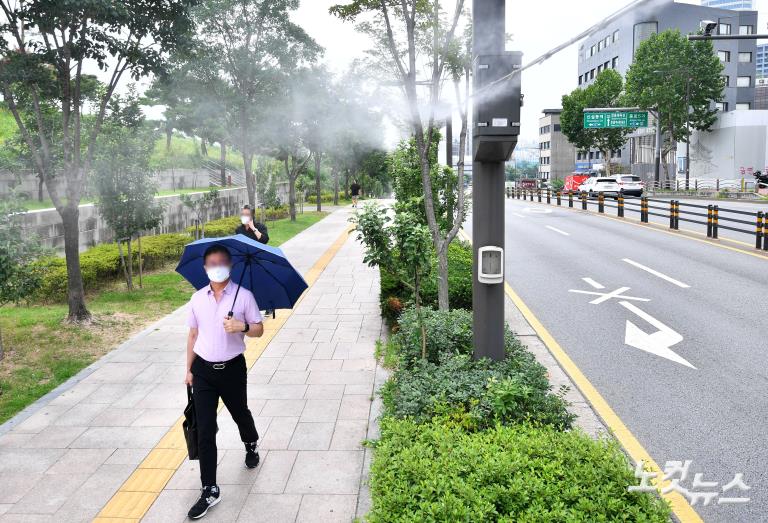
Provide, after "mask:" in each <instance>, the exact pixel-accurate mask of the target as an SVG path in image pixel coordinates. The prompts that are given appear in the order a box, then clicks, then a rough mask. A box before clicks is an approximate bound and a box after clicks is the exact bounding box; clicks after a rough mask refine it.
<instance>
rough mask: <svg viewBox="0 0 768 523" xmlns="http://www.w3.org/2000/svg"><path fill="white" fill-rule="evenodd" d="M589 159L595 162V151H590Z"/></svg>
mask: <svg viewBox="0 0 768 523" xmlns="http://www.w3.org/2000/svg"><path fill="white" fill-rule="evenodd" d="M589 159H590V160H594V159H595V153H594V152H593V151H589Z"/></svg>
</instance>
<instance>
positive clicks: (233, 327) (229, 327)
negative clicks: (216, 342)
mask: <svg viewBox="0 0 768 523" xmlns="http://www.w3.org/2000/svg"><path fill="white" fill-rule="evenodd" d="M244 329H245V323H243V322H242V321H240V320H236V319H234V318H232V317H230V316H224V331H225V332H226V333H227V334H234V333H236V332H243V330H244Z"/></svg>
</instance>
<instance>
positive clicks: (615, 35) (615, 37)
mask: <svg viewBox="0 0 768 523" xmlns="http://www.w3.org/2000/svg"><path fill="white" fill-rule="evenodd" d="M618 41H619V30H618V29H616V30H615V31H614V32H613V43H614V44H615V43H616V42H618Z"/></svg>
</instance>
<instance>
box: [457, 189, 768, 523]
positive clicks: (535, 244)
mask: <svg viewBox="0 0 768 523" xmlns="http://www.w3.org/2000/svg"><path fill="white" fill-rule="evenodd" d="M467 229H471V227H469V226H468V227H467ZM506 278H507V281H508V282H509V283H510V285H511V286H512V288H513V289H514V290H515V291H516V292H517V293H518V294H519V295H520V297H521V298H522V299H523V300H524V301H525V302H526V304H527V305H528V306H529V307H530V308H531V310H532V311H533V313H534V314H535V315H536V316H537V317H538V318H539V319H540V320H541V322H542V323H543V324H544V326H545V327H546V328H547V329H548V330H549V331H550V333H551V334H552V335H553V336H554V338H555V339H556V340H557V341H558V342H559V343H560V345H561V346H562V347H563V349H564V350H565V351H566V352H567V353H568V355H569V356H570V357H571V358H572V359H573V360H574V361H575V363H576V364H577V365H578V366H579V367H580V368H581V370H582V371H583V372H584V374H585V375H586V376H587V378H588V379H589V380H590V381H591V382H592V384H593V385H594V386H595V387H596V388H597V390H598V391H599V392H600V393H601V394H602V395H603V397H604V398H605V399H606V401H607V402H608V403H609V404H610V405H611V407H612V408H613V409H614V410H615V412H616V413H617V414H618V416H619V417H620V418H621V419H622V421H623V422H624V423H625V424H626V425H627V427H628V428H629V429H630V431H632V433H633V434H634V435H635V436H636V437H637V438H638V440H639V441H640V443H641V444H643V446H644V447H645V448H646V450H647V451H648V452H649V453H650V455H651V456H652V457H653V458H654V459H655V460H656V462H657V463H658V464H659V465H660V466H661V467H662V469H663V468H664V467H665V463H666V462H667V461H685V460H692V463H691V465H690V469H689V474H688V477H687V479H686V480H685V481H681V482H680V483H681V485H683V486H684V487H686V488H688V489H690V490H693V491H696V492H709V491H719V492H720V498H719V499H723V498H733V497H749V498H750V501H749V502H748V503H743V504H742V503H739V504H730V503H721V504H718V501H717V499H718V498H715V499H714V500H713V501H712V502H711V503H710V504H709V505H708V506H704V505H703V501H700V502H699V503H698V504H696V505H694V508H695V509H696V510H697V511H698V512H699V513H700V514H701V516H702V517H703V519H704V520H705V521H713V522H729V523H730V522H758V521H768V446H766V441H768V343H766V338H767V335H768V259H760V258H757V257H753V256H750V255H747V254H742V253H738V252H733V251H729V250H726V249H722V248H719V247H717V246H712V245H709V244H707V243H704V242H701V241H694V240H691V239H687V238H682V237H676V236H674V235H670V234H665V233H663V232H659V231H655V230H651V229H648V228H643V227H639V226H636V225H632V224H628V223H621V222H618V221H615V220H609V219H606V218H604V217H601V216H598V215H595V214H588V213H583V212H577V211H571V210H568V209H558V208H556V207H547V206H543V205H540V204H537V203H529V202H528V203H525V202H522V201H518V200H507V203H506ZM574 291H577V292H574ZM588 293H595V294H588ZM611 293H614V294H611ZM645 300H647V301H645ZM590 302H591V303H590ZM630 322H631V325H630ZM628 333H629V334H628ZM628 337H629V340H628V339H627V338H628ZM627 341H629V344H627V343H625V342H627ZM665 351H666V352H665ZM696 473H702V474H703V477H702V478H701V479H702V480H703V481H707V482H709V481H715V482H718V486H717V487H716V488H695V489H694V488H692V486H693V481H694V475H695V474H696ZM737 473H742V474H743V481H744V483H745V484H746V485H748V486H750V487H751V489H750V490H748V491H746V492H741V491H739V490H738V489H735V490H731V491H729V492H727V493H723V492H722V487H723V486H724V485H727V484H728V483H729V482H731V480H733V479H734V476H735V475H736V474H737ZM678 477H679V476H678Z"/></svg>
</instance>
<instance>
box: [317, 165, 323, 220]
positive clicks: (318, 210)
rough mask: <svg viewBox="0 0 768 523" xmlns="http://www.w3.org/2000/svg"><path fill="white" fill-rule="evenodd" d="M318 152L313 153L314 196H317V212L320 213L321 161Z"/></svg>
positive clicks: (321, 207)
mask: <svg viewBox="0 0 768 523" xmlns="http://www.w3.org/2000/svg"><path fill="white" fill-rule="evenodd" d="M321 155H322V153H320V151H315V194H316V195H317V212H320V211H322V210H323V205H322V203H321V200H322V197H321V193H322V190H321V187H320V160H321Z"/></svg>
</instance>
